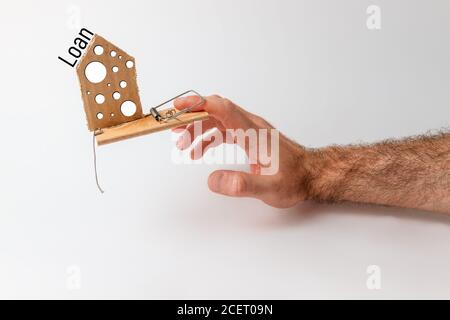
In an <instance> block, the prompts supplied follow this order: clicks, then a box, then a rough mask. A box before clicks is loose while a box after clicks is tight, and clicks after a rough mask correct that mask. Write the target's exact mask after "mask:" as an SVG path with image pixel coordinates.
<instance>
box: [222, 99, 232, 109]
mask: <svg viewBox="0 0 450 320" xmlns="http://www.w3.org/2000/svg"><path fill="white" fill-rule="evenodd" d="M222 103H223V105H224V106H225V107H226V108H227V109H229V108H232V107H234V103H233V102H231V100H230V99H228V98H223V99H222Z"/></svg>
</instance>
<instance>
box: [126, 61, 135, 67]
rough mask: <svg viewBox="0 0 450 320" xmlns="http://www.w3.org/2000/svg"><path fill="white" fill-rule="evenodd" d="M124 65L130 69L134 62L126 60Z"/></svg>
mask: <svg viewBox="0 0 450 320" xmlns="http://www.w3.org/2000/svg"><path fill="white" fill-rule="evenodd" d="M126 65H127V68H128V69H131V68H133V66H134V62H133V61H131V60H128V61H127V63H126Z"/></svg>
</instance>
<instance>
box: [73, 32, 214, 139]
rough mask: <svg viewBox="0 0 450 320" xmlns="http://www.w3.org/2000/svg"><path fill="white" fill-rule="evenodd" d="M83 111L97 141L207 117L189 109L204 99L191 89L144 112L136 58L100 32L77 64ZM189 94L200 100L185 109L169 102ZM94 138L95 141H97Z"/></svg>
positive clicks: (163, 128) (127, 136)
mask: <svg viewBox="0 0 450 320" xmlns="http://www.w3.org/2000/svg"><path fill="white" fill-rule="evenodd" d="M77 75H78V79H79V82H80V88H81V96H82V98H83V104H84V111H85V113H86V118H87V124H88V128H89V130H90V131H92V132H94V139H95V140H96V142H97V144H98V145H104V144H108V143H112V142H117V141H121V140H125V139H129V138H133V137H138V136H142V135H145V134H150V133H153V132H157V131H162V130H166V129H170V128H174V127H178V126H182V125H186V124H189V123H191V122H194V121H198V120H204V119H207V118H208V113H207V112H190V111H191V110H192V109H193V108H195V107H196V106H199V105H201V104H203V103H204V102H205V99H204V98H203V97H202V96H201V95H200V94H198V93H197V92H195V91H194V90H189V91H186V92H183V93H181V94H179V95H177V96H176V97H173V98H171V99H169V100H167V101H165V102H163V103H161V104H160V105H158V106H155V107H152V108H150V110H149V112H148V114H144V112H143V110H142V105H141V101H140V98H139V89H138V86H137V79H136V63H135V59H134V58H133V57H132V56H130V55H129V54H127V53H126V52H125V51H123V50H122V49H120V48H118V47H117V46H115V45H113V44H112V43H110V42H109V41H107V40H106V39H104V38H102V37H101V36H99V35H97V34H96V35H94V37H93V38H92V40H91V41H90V43H89V45H88V47H87V48H86V52H85V53H84V55H83V57H82V58H81V60H80V62H79V63H78V65H77ZM187 94H195V95H198V96H199V97H200V102H199V103H197V104H195V105H193V106H190V107H188V108H186V109H183V110H177V109H175V108H173V107H169V108H166V109H164V106H166V105H167V104H168V103H170V102H172V101H173V100H175V99H176V98H179V97H181V96H184V95H187ZM95 140H94V142H95Z"/></svg>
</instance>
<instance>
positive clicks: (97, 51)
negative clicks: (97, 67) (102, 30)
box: [94, 46, 105, 56]
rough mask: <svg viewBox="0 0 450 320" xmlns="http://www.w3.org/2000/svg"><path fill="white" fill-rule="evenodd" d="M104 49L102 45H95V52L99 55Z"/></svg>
mask: <svg viewBox="0 0 450 320" xmlns="http://www.w3.org/2000/svg"><path fill="white" fill-rule="evenodd" d="M104 51H105V50H103V47H102V46H95V48H94V53H95V54H96V55H98V56H99V55H102V54H103V52H104Z"/></svg>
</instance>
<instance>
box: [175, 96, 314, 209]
mask: <svg viewBox="0 0 450 320" xmlns="http://www.w3.org/2000/svg"><path fill="white" fill-rule="evenodd" d="M198 99H199V98H198V97H196V96H191V97H186V98H180V99H177V100H175V103H174V104H175V107H176V108H177V109H179V110H182V109H184V108H188V107H190V106H192V105H194V104H196V103H198V102H199V100H198ZM200 110H205V111H207V112H208V113H209V116H210V117H209V119H208V120H205V121H203V123H202V132H201V134H204V133H205V132H206V131H208V130H210V129H213V128H216V129H217V130H218V131H219V132H220V133H222V135H223V137H224V139H223V141H225V140H226V136H227V134H229V133H228V132H227V131H226V130H227V129H243V130H247V129H256V130H259V129H267V130H268V131H270V129H274V128H273V127H272V126H271V125H270V124H269V123H268V122H267V121H265V120H264V119H262V118H261V117H259V116H257V115H254V114H252V113H250V112H248V111H245V110H244V109H242V108H241V107H239V106H237V105H236V104H234V103H233V102H231V101H229V100H228V99H224V98H221V97H219V96H217V95H214V96H210V97H207V98H206V103H205V104H203V105H201V106H200V107H198V108H197V109H195V110H194V111H200ZM180 129H183V130H184V133H183V134H182V135H181V136H180V138H179V140H178V142H177V147H178V148H180V149H181V150H184V149H187V148H188V147H190V145H191V144H192V142H193V141H194V140H195V139H196V138H197V136H195V130H194V124H190V125H188V126H185V127H182V128H177V129H175V130H180ZM279 137H280V138H279V170H278V172H277V173H275V174H273V175H261V174H260V173H261V165H260V164H258V163H255V164H252V165H251V166H250V169H251V170H250V171H251V173H245V172H241V171H230V170H218V171H215V172H213V173H212V174H211V175H210V176H209V179H208V185H209V188H210V189H211V190H212V191H213V192H217V193H220V194H224V195H228V196H234V197H253V198H257V199H260V200H262V201H264V202H265V203H267V204H269V205H271V206H274V207H278V208H287V207H291V206H294V205H295V204H296V203H298V202H299V201H302V200H305V199H307V198H308V189H307V188H306V186H305V185H304V184H305V183H306V182H307V181H308V179H309V178H308V177H307V176H306V175H307V172H308V170H307V168H306V166H307V163H306V158H305V156H306V153H305V150H304V148H303V147H301V146H299V145H298V144H296V143H295V142H293V141H291V140H289V139H287V138H286V137H285V136H283V135H281V134H280V135H279ZM247 142H248V141H247ZM269 142H270V141H269ZM215 145H216V144H215V143H214V141H210V140H209V139H208V140H206V139H205V140H202V142H201V143H199V144H197V145H196V146H195V147H194V148H193V149H192V151H191V157H192V158H193V159H195V158H197V157H198V156H202V155H203V154H204V153H205V152H206V150H208V148H209V147H211V146H215ZM241 147H243V149H244V150H246V152H247V154H249V153H250V151H249V144H248V143H247V144H246V145H242V146H241ZM197 155H198V156H197ZM272 156H276V155H272ZM256 160H258V159H256ZM255 162H258V161H255Z"/></svg>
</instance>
